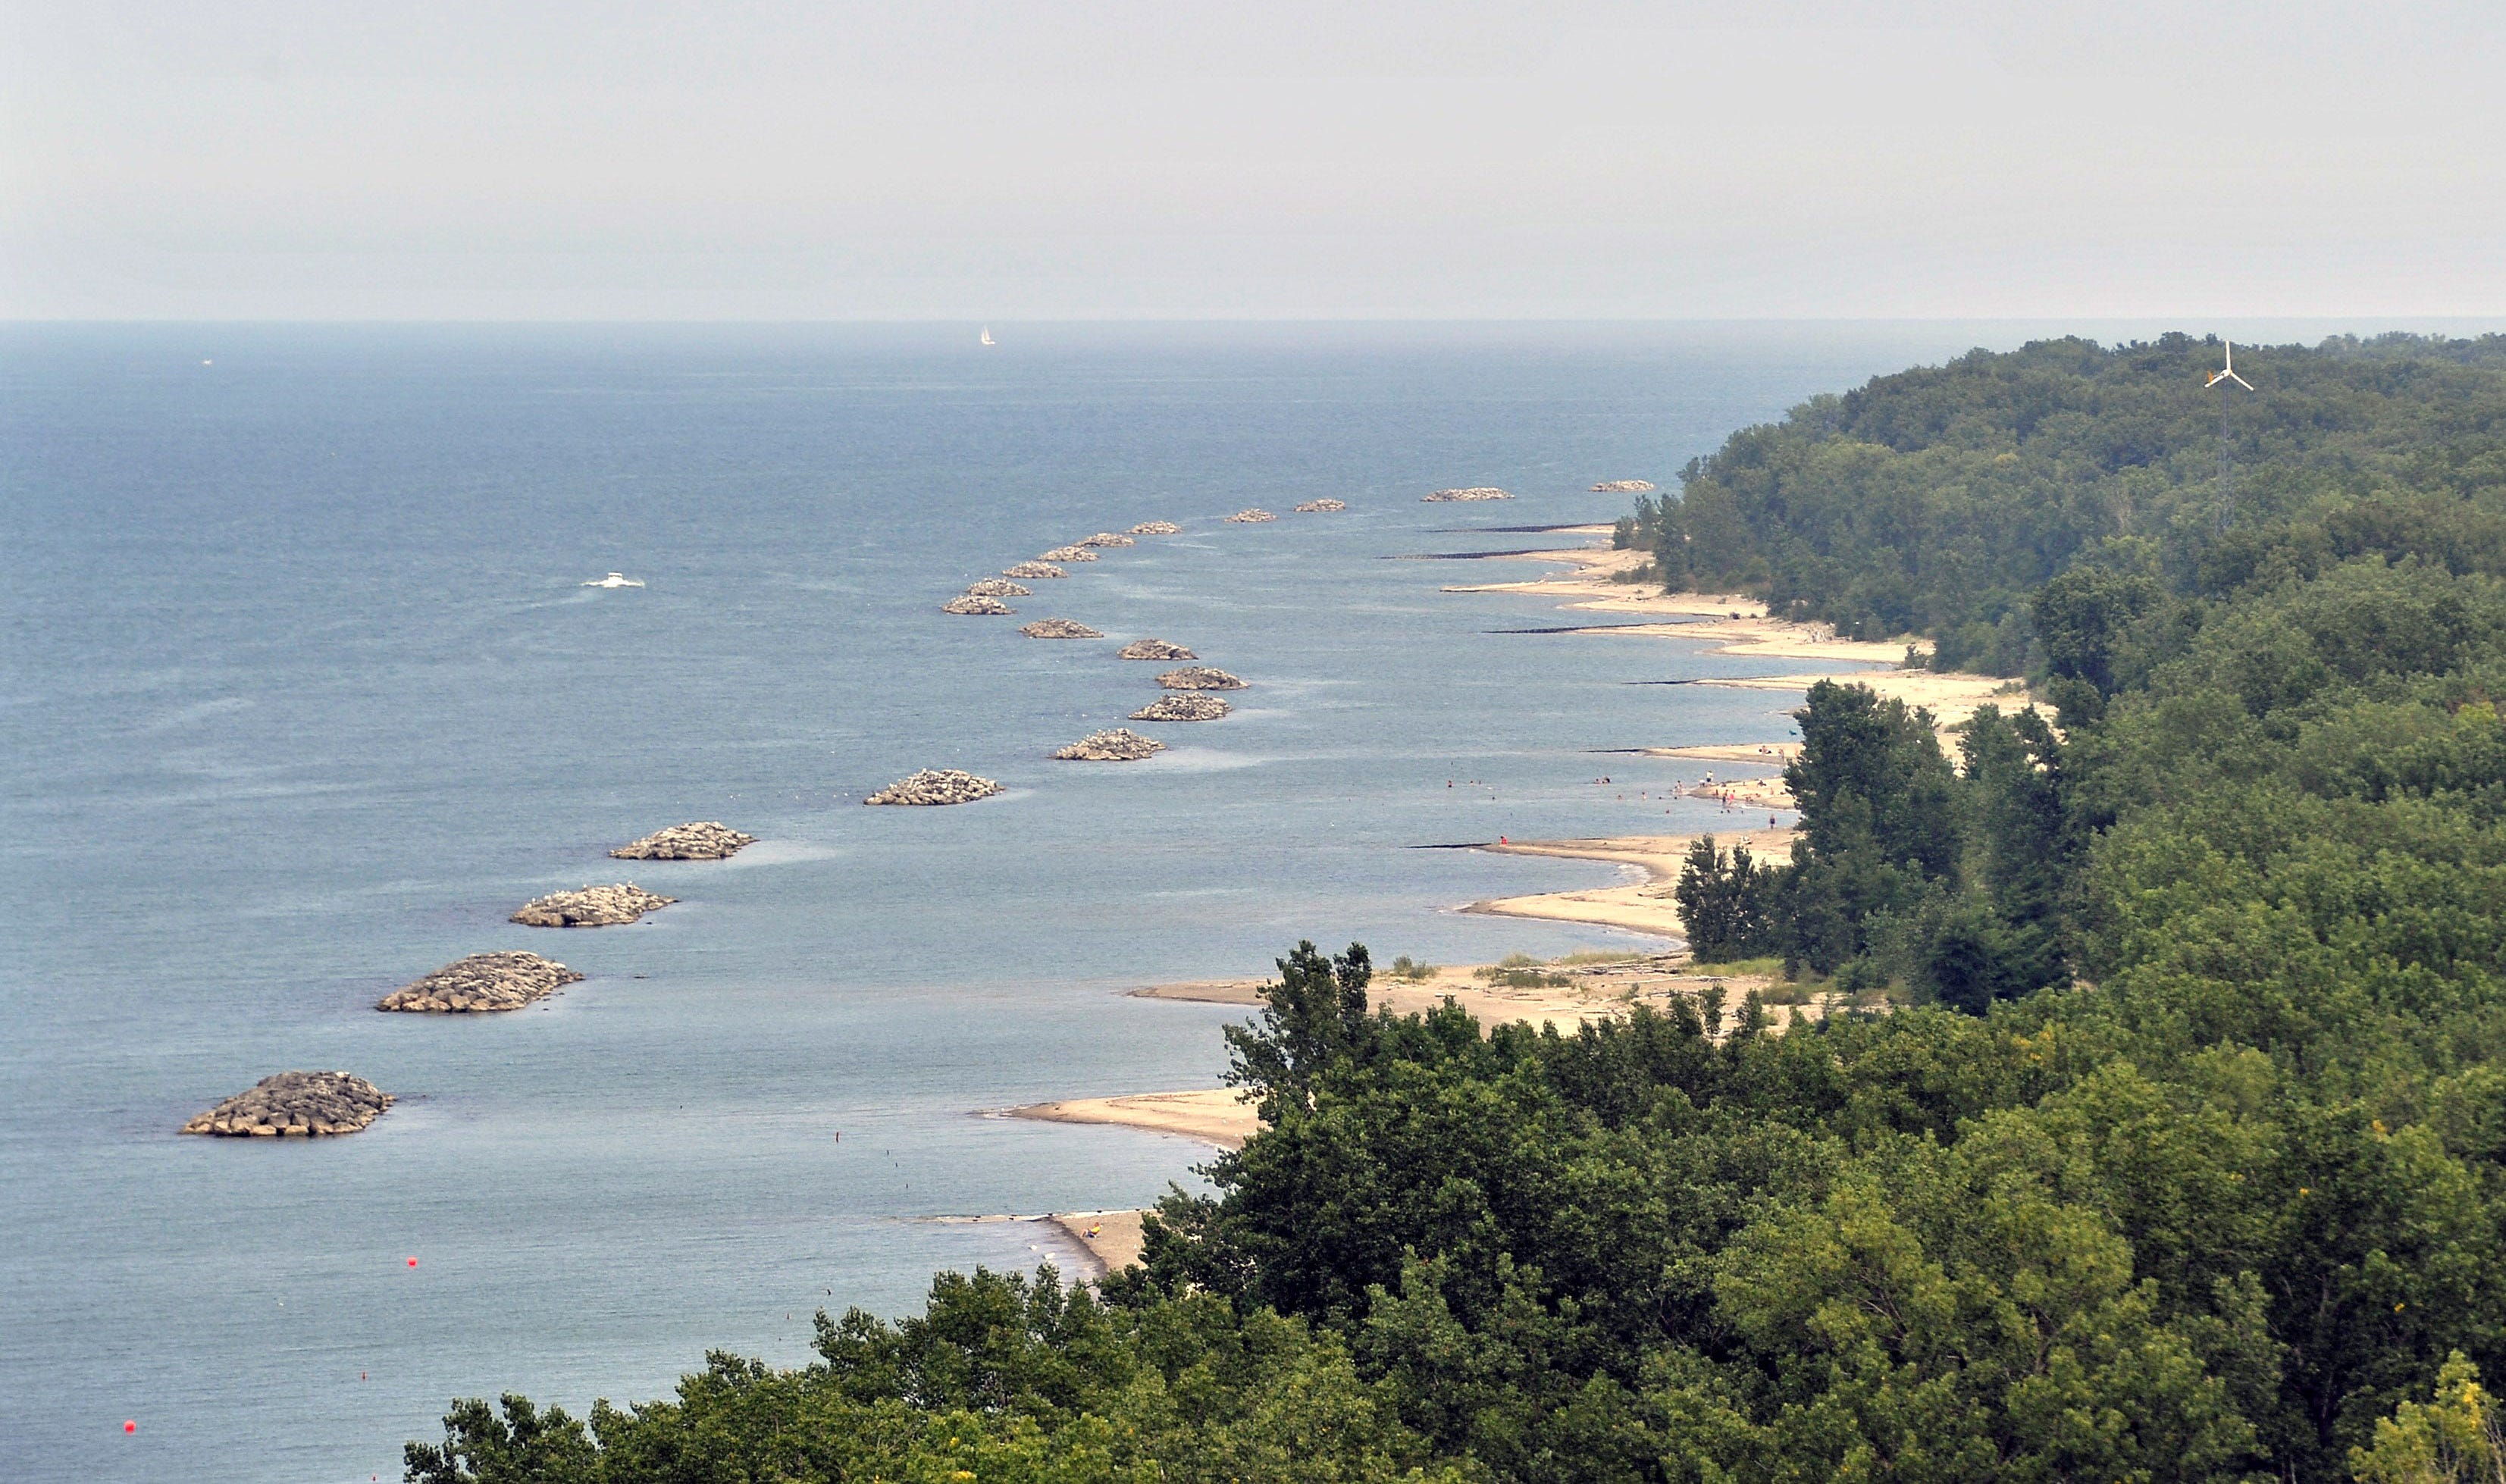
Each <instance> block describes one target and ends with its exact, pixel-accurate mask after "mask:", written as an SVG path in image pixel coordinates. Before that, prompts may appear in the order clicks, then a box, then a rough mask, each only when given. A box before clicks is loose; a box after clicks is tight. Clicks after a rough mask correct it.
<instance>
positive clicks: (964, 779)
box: [862, 768, 1001, 805]
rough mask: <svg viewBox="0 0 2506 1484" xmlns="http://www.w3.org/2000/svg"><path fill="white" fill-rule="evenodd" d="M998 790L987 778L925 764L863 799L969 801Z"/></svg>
mask: <svg viewBox="0 0 2506 1484" xmlns="http://www.w3.org/2000/svg"><path fill="white" fill-rule="evenodd" d="M1000 792H1001V786H1000V785H999V784H997V783H994V782H992V781H991V780H990V779H988V778H978V777H976V776H975V775H974V774H972V773H966V772H960V771H959V770H957V769H956V768H924V769H923V770H922V771H920V772H918V773H915V774H913V776H912V777H910V778H900V779H898V780H897V781H896V782H894V783H891V784H889V785H888V786H887V787H886V788H883V789H881V790H879V791H878V792H877V793H876V794H873V795H870V796H869V797H868V798H865V799H863V800H862V802H863V803H866V804H927V805H937V804H971V803H973V802H974V801H975V800H976V799H979V798H989V797H991V796H992V795H995V794H998V793H1000Z"/></svg>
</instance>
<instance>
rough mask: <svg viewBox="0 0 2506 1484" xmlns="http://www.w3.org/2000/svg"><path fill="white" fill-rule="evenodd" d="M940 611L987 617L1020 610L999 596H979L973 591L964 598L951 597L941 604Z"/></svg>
mask: <svg viewBox="0 0 2506 1484" xmlns="http://www.w3.org/2000/svg"><path fill="white" fill-rule="evenodd" d="M940 611H941V612H942V613H944V614H980V615H984V616H986V617H998V616H999V615H1001V614H1014V613H1017V612H1018V610H1017V609H1015V608H1012V607H1010V606H1009V605H1008V604H1007V603H1004V602H1002V601H1001V600H1000V599H998V598H988V597H978V596H976V595H975V594H973V593H971V592H970V593H968V594H966V595H965V596H964V597H962V598H950V599H949V601H948V602H946V603H943V604H941V605H940Z"/></svg>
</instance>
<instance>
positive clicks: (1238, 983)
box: [998, 525, 2032, 1267]
mask: <svg viewBox="0 0 2506 1484" xmlns="http://www.w3.org/2000/svg"><path fill="white" fill-rule="evenodd" d="M1555 529H1557V530H1559V531H1560V532H1561V533H1563V532H1572V533H1574V534H1589V535H1595V536H1602V537H1606V536H1608V535H1609V534H1610V533H1611V530H1612V528H1611V527H1609V526H1606V525H1589V526H1570V527H1558V528H1555ZM1457 559H1464V560H1474V561H1542V562H1557V563H1565V564H1567V565H1568V566H1569V568H1570V570H1569V571H1568V572H1566V573H1563V574H1552V575H1548V576H1544V577H1540V578H1534V579H1530V580H1527V581H1522V582H1511V583H1453V584H1449V585H1447V586H1445V587H1444V588H1443V589H1442V590H1443V591H1445V592H1450V593H1480V592H1493V593H1507V594H1513V595H1519V596H1532V597H1554V598H1557V599H1559V600H1560V601H1559V603H1558V606H1559V607H1560V608H1561V609H1563V610H1568V611H1573V612H1587V613H1595V614H1624V615H1634V616H1638V617H1639V618H1655V619H1659V620H1662V621H1657V622H1642V621H1639V622H1634V623H1627V622H1618V623H1594V624H1591V625H1570V626H1566V627H1561V628H1558V629H1556V630H1554V631H1550V630H1544V631H1543V632H1557V633H1562V634H1610V635H1631V636H1635V637H1639V638H1648V639H1676V640H1683V641H1687V642H1690V643H1693V644H1698V645H1701V646H1702V647H1703V652H1704V653H1706V654H1728V655H1737V656H1744V657H1753V658H1762V659H1770V660H1807V661H1811V662H1812V664H1811V665H1810V666H1808V667H1807V668H1805V669H1802V670H1801V671H1799V672H1798V673H1784V674H1772V675H1764V676H1736V677H1720V676H1717V677H1705V678H1700V679H1697V680H1693V681H1674V682H1668V683H1667V684H1686V685H1701V686H1713V687H1718V688H1724V689H1748V690H1790V691H1807V690H1808V689H1809V688H1810V686H1811V685H1812V684H1813V683H1815V682H1817V681H1820V680H1840V681H1842V680H1850V681H1853V682H1856V683H1858V684H1861V685H1865V686H1868V687H1870V688H1871V689H1872V690H1873V691H1875V692H1877V693H1878V694H1879V695H1880V697H1881V698H1882V699H1896V700H1902V701H1904V702H1905V703H1906V704H1907V705H1909V706H1922V707H1926V708H1928V709H1930V711H1931V712H1932V715H1933V719H1934V722H1935V724H1936V725H1937V727H1938V728H1939V732H1940V735H1941V739H1942V744H1943V746H1944V748H1946V749H1948V750H1950V751H1951V754H1952V756H1954V754H1955V736H1954V734H1953V732H1952V730H1951V728H1953V727H1955V726H1958V725H1960V724H1963V723H1964V722H1965V721H1966V720H1967V719H1968V718H1969V717H1971V716H1973V715H1974V714H1975V711H1976V709H1977V708H1978V707H1979V706H1982V705H1985V704H1987V703H1994V702H2004V701H2007V702H2009V703H2012V704H2015V705H2019V706H2025V705H2030V704H2032V702H2031V701H2030V700H2029V699H2028V698H2027V696H2026V692H2025V685H2024V683H2023V682H2022V681H2018V680H2014V679H2010V678H2005V677H1998V676H1981V675H1968V674H1963V673H1958V672H1939V671H1932V670H1907V669H1904V668H1901V666H1902V664H1903V662H1904V660H1905V657H1906V655H1907V654H1908V653H1909V652H1910V651H1912V652H1915V653H1920V652H1921V649H1922V646H1921V644H1920V643H1919V642H1916V643H1915V644H1911V645H1910V644H1908V643H1905V642H1886V643H1879V642H1869V641H1856V640H1850V639H1840V638H1838V637H1837V635H1836V633H1835V631H1834V630H1833V629H1832V628H1830V627H1828V626H1827V625H1825V624H1813V623H1794V622H1790V621H1787V620H1784V619H1781V618H1772V617H1771V616H1770V615H1769V614H1768V613H1767V610H1766V607H1765V605H1764V604H1762V603H1760V602H1758V601H1757V600H1756V599H1753V598H1747V597H1742V596H1739V595H1736V594H1724V593H1695V592H1684V593H1673V592H1668V591H1665V590H1662V589H1660V588H1655V589H1654V590H1653V591H1651V592H1648V591H1645V590H1644V589H1645V588H1646V587H1647V586H1649V585H1651V584H1645V583H1628V582H1624V581H1617V580H1615V579H1617V578H1618V577H1619V576H1620V575H1621V574H1625V573H1629V572H1632V571H1635V570H1637V569H1638V568H1640V567H1641V566H1643V565H1644V564H1645V563H1646V561H1647V560H1648V557H1647V555H1646V553H1644V552H1641V551H1632V550H1628V551H1622V550H1615V549H1612V548H1608V547H1606V546H1590V547H1570V548H1559V549H1557V550H1554V551H1519V552H1502V553H1490V554H1487V555H1484V556H1475V557H1467V558H1457ZM1637 751H1638V752H1640V753H1642V754H1644V755H1645V756H1648V757H1656V758H1679V759H1686V760H1696V761H1705V762H1722V763H1728V764H1736V765H1739V766H1743V767H1750V768H1763V769H1769V770H1772V771H1771V773H1770V774H1767V775H1761V776H1755V777H1749V778H1738V779H1730V780H1726V781H1723V782H1720V783H1713V784H1708V785H1703V786H1702V790H1703V791H1704V792H1706V793H1707V794H1708V795H1709V796H1710V795H1721V794H1728V795H1730V797H1731V798H1732V800H1733V801H1734V802H1735V803H1738V804H1743V805H1745V806H1746V807H1747V808H1749V809H1751V810H1756V809H1774V810H1778V811H1780V810H1785V809H1789V808H1791V807H1792V797H1791V795H1790V794H1789V793H1788V792H1787V791H1786V790H1785V788H1784V783H1783V776H1782V769H1783V768H1784V766H1785V765H1786V764H1787V763H1789V762H1790V761H1791V760H1793V759H1794V758H1795V757H1797V756H1798V755H1799V753H1800V751H1801V744H1800V743H1799V742H1796V741H1777V740H1764V741H1761V740H1744V741H1737V742H1726V743H1709V744H1701V745H1690V746H1682V747H1646V748H1640V749H1637ZM1708 776H1709V777H1710V776H1711V775H1708ZM1686 792H1688V793H1690V794H1691V795H1695V794H1697V793H1699V792H1701V786H1694V785H1693V786H1690V788H1689V789H1688V790H1687V791H1686ZM1709 832H1710V833H1712V834H1713V835H1714V838H1715V839H1716V841H1717V842H1718V843H1722V844H1727V845H1734V844H1746V845H1747V846H1748V847H1749V849H1750V851H1751V852H1752V853H1753V854H1756V855H1758V856H1760V857H1761V858H1781V857H1783V856H1786V855H1788V854H1789V853H1790V850H1791V846H1792V841H1793V837H1794V830H1793V829H1792V827H1790V826H1777V827H1774V828H1772V829H1757V830H1752V829H1748V828H1745V827H1743V828H1738V829H1735V830H1731V831H1729V832H1728V833H1727V832H1724V831H1720V830H1715V831H1702V830H1701V831H1696V832H1693V833H1685V834H1645V835H1619V836H1601V837H1594V838H1588V839H1564V840H1506V841H1503V842H1501V843H1495V844H1483V845H1477V846H1473V847H1471V848H1473V849H1478V850H1486V851H1489V852H1491V853H1494V854H1498V855H1519V856H1553V857H1557V858H1558V859H1561V860H1577V861H1597V862H1603V863H1606V864H1610V865H1614V866H1622V867H1631V868H1633V869H1635V870H1636V871H1639V872H1641V875H1640V877H1639V879H1636V880H1632V881H1628V882H1624V883H1622V884H1620V885H1617V886H1606V887H1593V888H1586V889H1582V890H1574V891H1562V892H1539V893H1531V894H1528V895H1524V896H1519V897H1502V898H1495V899H1491V900H1487V901H1473V902H1469V903H1466V904H1464V905H1463V906H1461V907H1459V908H1457V909H1456V910H1459V911H1462V912H1469V913H1477V914H1484V915H1487V916H1498V917H1522V918H1528V919H1536V920H1542V921H1550V922H1571V923H1579V924H1583V925H1587V926H1592V927H1605V928H1615V929H1619V930H1621V931H1625V932H1632V933H1638V934H1644V935H1647V936H1653V937H1658V938H1663V939H1666V940H1667V942H1666V943H1665V946H1664V948H1662V949H1660V950H1657V951H1655V952H1652V953H1645V952H1632V953H1629V954H1628V955H1627V956H1626V957H1625V958H1623V959H1621V958H1613V959H1610V960H1608V961H1606V962H1605V961H1598V960H1596V961H1594V962H1593V963H1591V964H1589V965H1569V964H1563V963H1561V964H1557V965H1549V966H1543V969H1544V972H1548V973H1549V975H1550V976H1551V977H1562V978H1564V979H1566V980H1567V981H1568V982H1566V983H1564V984H1545V985H1541V986H1538V987H1530V988H1512V987H1506V986H1502V985H1499V984H1497V983H1495V982H1492V981H1491V980H1490V979H1488V978H1485V977H1483V972H1494V971H1495V970H1497V968H1498V966H1488V965H1480V966H1456V967H1443V968H1437V969H1434V970H1432V971H1431V972H1429V973H1428V974H1427V975H1426V976H1424V977H1422V978H1417V979H1396V978H1393V977H1392V976H1391V975H1390V974H1389V973H1387V972H1383V971H1381V970H1378V972H1377V977H1376V979H1375V981H1374V983H1373V984H1372V985H1371V986H1370V998H1371V999H1372V1000H1373V1002H1374V1003H1375V1004H1376V1005H1377V1006H1378V1007H1384V1008H1387V1009H1391V1010H1392V1011H1394V1012H1395V1013H1400V1014H1408V1013H1412V1012H1414V1011H1418V1010H1425V1009H1429V1008H1432V1007H1435V1006H1437V1005H1438V1004H1441V1003H1442V1002H1443V1001H1445V1000H1447V999H1449V998H1450V999H1451V1000H1452V1001H1453V1002H1454V1003H1456V1004H1457V1005H1459V1006H1461V1007H1463V1008H1464V1009H1467V1010H1469V1011H1470V1012H1471V1013H1472V1014H1473V1015H1474V1016H1475V1017H1477V1018H1478V1020H1479V1021H1480V1023H1481V1024H1482V1025H1483V1026H1484V1027H1485V1026H1493V1025H1496V1024H1500V1023H1505V1022H1521V1021H1532V1022H1537V1023H1540V1024H1543V1025H1546V1026H1552V1027H1555V1028H1556V1029H1557V1031H1558V1032H1559V1033H1561V1034H1565V1035H1572V1034H1574V1032H1575V1031H1576V1030H1577V1029H1579V1028H1580V1027H1582V1026H1583V1025H1585V1024H1588V1023H1590V1022H1593V1021H1595V1020H1604V1019H1614V1018H1617V1017H1618V1016H1620V1015H1622V1014H1625V1013H1627V1012H1628V1011H1629V1010H1630V1009H1631V1008H1633V1007H1635V1006H1637V1005H1640V1004H1645V1003H1647V1002H1656V1003H1660V1002H1666V1001H1668V1000H1670V999H1672V998H1685V997H1697V996H1701V995H1702V994H1704V993H1705V992H1706V991H1707V990H1709V989H1717V990H1720V991H1722V992H1724V993H1726V994H1729V993H1730V992H1731V991H1733V990H1735V989H1738V990H1742V991H1759V990H1765V989H1769V988H1771V987H1772V980H1770V979H1766V978H1764V977H1761V976H1735V975H1701V974H1697V973H1694V972H1682V971H1685V970H1687V969H1689V968H1691V967H1693V961H1692V960H1691V959H1690V958H1689V954H1688V943H1687V936H1686V931H1685V925H1684V924H1682V923H1681V922H1680V920H1679V913H1678V905H1677V903H1676V901H1673V899H1672V891H1673V888H1674V885H1675V883H1676V882H1677V881H1678V879H1679V873H1680V869H1681V867H1682V865H1683V863H1684V858H1685V857H1686V855H1687V852H1688V850H1689V849H1690V848H1691V847H1692V846H1693V845H1694V844H1695V843H1696V841H1697V840H1698V838H1699V837H1700V836H1701V835H1702V834H1705V833H1709ZM1266 982H1268V981H1267V980H1262V979H1204V980H1192V981H1185V982H1178V983H1167V984H1152V985H1148V986H1146V987H1144V988H1140V989H1135V990H1132V991H1129V993H1130V994H1131V995H1132V996H1134V997H1137V998H1141V999H1152V1000H1178V1001H1190V1002H1195V1003H1199V1004H1215V1005H1242V1006H1258V1005H1260V1004H1262V1003H1263V1002H1262V996H1261V988H1262V986H1263V985H1264V984H1265V983H1266ZM1837 1003H1838V997H1836V996H1833V995H1824V996H1817V997H1813V998H1811V999H1809V1000H1808V1001H1807V1002H1806V1003H1801V1004H1795V1005H1792V1006H1790V1007H1789V1008H1790V1010H1791V1012H1792V1014H1793V1015H1794V1016H1796V1017H1798V1018H1800V1019H1804V1020H1813V1021H1814V1020H1819V1019H1824V1018H1825V1017H1826V1015H1827V1013H1828V1012H1829V1011H1830V1010H1831V1009H1833V1008H1834V1007H1836V1004H1837ZM998 1115H999V1116H1008V1117H1019V1118H1037V1119H1043V1120H1047V1121H1052V1122H1063V1123H1105V1124H1115V1125H1119V1126H1123V1127H1128V1128H1135V1129H1140V1130H1143V1131H1145V1132H1150V1133H1159V1134H1165V1135H1169V1136H1173V1137H1178V1138H1184V1139H1191V1140H1194V1141H1196V1142H1199V1143H1201V1144H1204V1145H1207V1146H1210V1147H1213V1148H1221V1149H1229V1150H1233V1149H1236V1148H1242V1147H1243V1144H1244V1142H1245V1141H1246V1140H1247V1139H1250V1138H1251V1137H1252V1136H1253V1135H1254V1134H1255V1133H1256V1132H1258V1131H1259V1129H1260V1122H1259V1119H1258V1118H1257V1117H1256V1116H1255V1114H1254V1111H1253V1109H1252V1108H1251V1107H1249V1106H1247V1105H1246V1104H1244V1103H1243V1102H1242V1101H1241V1100H1240V1096H1239V1094H1238V1093H1237V1092H1236V1091H1235V1089H1233V1088H1223V1087H1222V1088H1190V1089H1182V1090H1177V1091H1169V1092H1149V1093H1131V1094H1126V1095H1122V1096H1116V1097H1099V1098H1072V1099H1066V1100H1063V1101H1059V1102H1052V1103H1037V1104H1030V1105H1028V1106H1027V1107H1024V1108H1014V1109H1009V1110H1006V1111H1004V1113H1001V1114H998ZM1080 1217H1081V1218H1084V1219H1086V1220H1088V1221H1090V1222H1092V1223H1094V1225H1095V1229H1096V1230H1097V1232H1098V1236H1097V1238H1095V1239H1094V1240H1096V1241H1104V1242H1106V1243H1107V1244H1108V1249H1109V1252H1128V1254H1129V1256H1128V1257H1126V1258H1125V1261H1128V1260H1129V1258H1130V1257H1136V1256H1137V1247H1136V1245H1135V1244H1136V1242H1137V1240H1138V1238H1137V1233H1138V1228H1139V1213H1136V1212H1130V1213H1081V1214H1080ZM1117 1217H1127V1218H1128V1232H1129V1236H1128V1239H1126V1240H1128V1241H1129V1242H1131V1243H1133V1244H1134V1245H1133V1246H1131V1247H1129V1248H1123V1247H1120V1246H1119V1245H1118V1244H1117V1242H1116V1239H1115V1238H1114V1237H1112V1236H1111V1234H1112V1233H1114V1232H1116V1231H1117V1227H1116V1226H1115V1225H1114V1224H1113V1223H1114V1221H1115V1219H1116V1218H1117ZM1051 1219H1053V1220H1056V1221H1061V1220H1062V1218H1058V1217H1056V1218H1051ZM1063 1229H1064V1230H1065V1231H1070V1228H1069V1227H1068V1226H1067V1225H1065V1226H1064V1228H1063ZM1071 1234H1072V1235H1073V1238H1074V1240H1080V1241H1081V1245H1082V1246H1084V1247H1088V1248H1089V1250H1090V1251H1091V1252H1092V1254H1096V1249H1095V1248H1094V1247H1093V1246H1092V1245H1091V1242H1090V1240H1089V1239H1083V1238H1081V1237H1080V1236H1079V1234H1078V1233H1077V1232H1072V1233H1071ZM1097 1255H1098V1260H1100V1261H1106V1262H1109V1264H1110V1266H1111V1267H1120V1266H1123V1265H1124V1262H1120V1261H1112V1260H1111V1257H1110V1256H1109V1255H1106V1254H1097Z"/></svg>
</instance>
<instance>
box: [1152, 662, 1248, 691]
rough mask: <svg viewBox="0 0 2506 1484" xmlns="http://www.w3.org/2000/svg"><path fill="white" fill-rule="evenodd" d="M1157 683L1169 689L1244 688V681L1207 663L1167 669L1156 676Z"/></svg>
mask: <svg viewBox="0 0 2506 1484" xmlns="http://www.w3.org/2000/svg"><path fill="white" fill-rule="evenodd" d="M1158 684H1159V685H1161V686H1164V687H1165V688H1166V689H1169V690H1241V689H1244V682H1242V681H1240V680H1238V679H1236V678H1235V676H1233V675H1230V674H1228V673H1227V672H1226V671H1225V670H1218V669H1212V668H1211V667H1210V666H1208V665H1186V666H1185V667H1184V668H1182V669H1180V670H1168V671H1167V672H1166V673H1164V675H1161V676H1159V677H1158Z"/></svg>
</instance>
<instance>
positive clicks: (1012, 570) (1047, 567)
mask: <svg viewBox="0 0 2506 1484" xmlns="http://www.w3.org/2000/svg"><path fill="white" fill-rule="evenodd" d="M1069 575H1070V574H1069V573H1067V572H1064V571H1062V570H1061V569H1060V568H1059V567H1056V566H1055V565H1054V564H1053V563H1051V562H1020V563H1019V564H1018V565H1017V566H1015V567H1003V568H1002V569H1001V576H1003V577H1022V578H1025V579H1026V580H1027V581H1029V582H1033V581H1035V580H1036V579H1037V578H1040V577H1068V576H1069Z"/></svg>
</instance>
